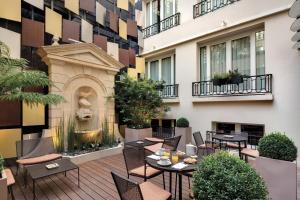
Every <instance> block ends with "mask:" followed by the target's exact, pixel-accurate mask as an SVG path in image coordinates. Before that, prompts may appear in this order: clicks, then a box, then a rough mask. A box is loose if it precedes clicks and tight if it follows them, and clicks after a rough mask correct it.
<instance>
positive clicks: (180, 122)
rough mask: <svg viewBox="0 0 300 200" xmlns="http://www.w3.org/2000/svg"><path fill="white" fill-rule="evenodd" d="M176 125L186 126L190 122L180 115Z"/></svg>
mask: <svg viewBox="0 0 300 200" xmlns="http://www.w3.org/2000/svg"><path fill="white" fill-rule="evenodd" d="M176 126H177V127H181V128H186V127H189V126H190V123H189V120H187V119H186V118H184V117H181V118H179V119H178V120H177V121H176Z"/></svg>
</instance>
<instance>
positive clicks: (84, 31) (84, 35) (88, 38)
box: [81, 19, 93, 43]
mask: <svg viewBox="0 0 300 200" xmlns="http://www.w3.org/2000/svg"><path fill="white" fill-rule="evenodd" d="M81 40H82V41H84V42H86V43H92V42H93V25H92V24H90V23H88V22H87V21H85V20H84V19H81Z"/></svg>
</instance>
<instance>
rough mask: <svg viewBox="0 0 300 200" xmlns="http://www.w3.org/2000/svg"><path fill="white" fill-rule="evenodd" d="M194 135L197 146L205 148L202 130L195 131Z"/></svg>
mask: <svg viewBox="0 0 300 200" xmlns="http://www.w3.org/2000/svg"><path fill="white" fill-rule="evenodd" d="M193 137H194V140H195V143H196V146H197V148H198V149H199V148H205V146H206V145H205V142H204V140H203V138H202V135H201V132H200V131H197V132H195V133H193Z"/></svg>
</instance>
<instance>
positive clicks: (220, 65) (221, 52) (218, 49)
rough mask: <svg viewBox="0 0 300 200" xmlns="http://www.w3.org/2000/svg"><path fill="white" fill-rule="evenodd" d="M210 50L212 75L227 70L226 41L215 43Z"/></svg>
mask: <svg viewBox="0 0 300 200" xmlns="http://www.w3.org/2000/svg"><path fill="white" fill-rule="evenodd" d="M210 51H211V52H210V55H211V56H210V63H211V76H213V75H214V74H216V73H223V72H226V43H222V44H217V45H213V46H211V48H210Z"/></svg>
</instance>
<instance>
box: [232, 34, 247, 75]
mask: <svg viewBox="0 0 300 200" xmlns="http://www.w3.org/2000/svg"><path fill="white" fill-rule="evenodd" d="M231 48H232V50H231V54H232V69H237V70H238V71H239V72H240V73H241V74H243V75H250V37H244V38H241V39H237V40H232V42H231Z"/></svg>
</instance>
